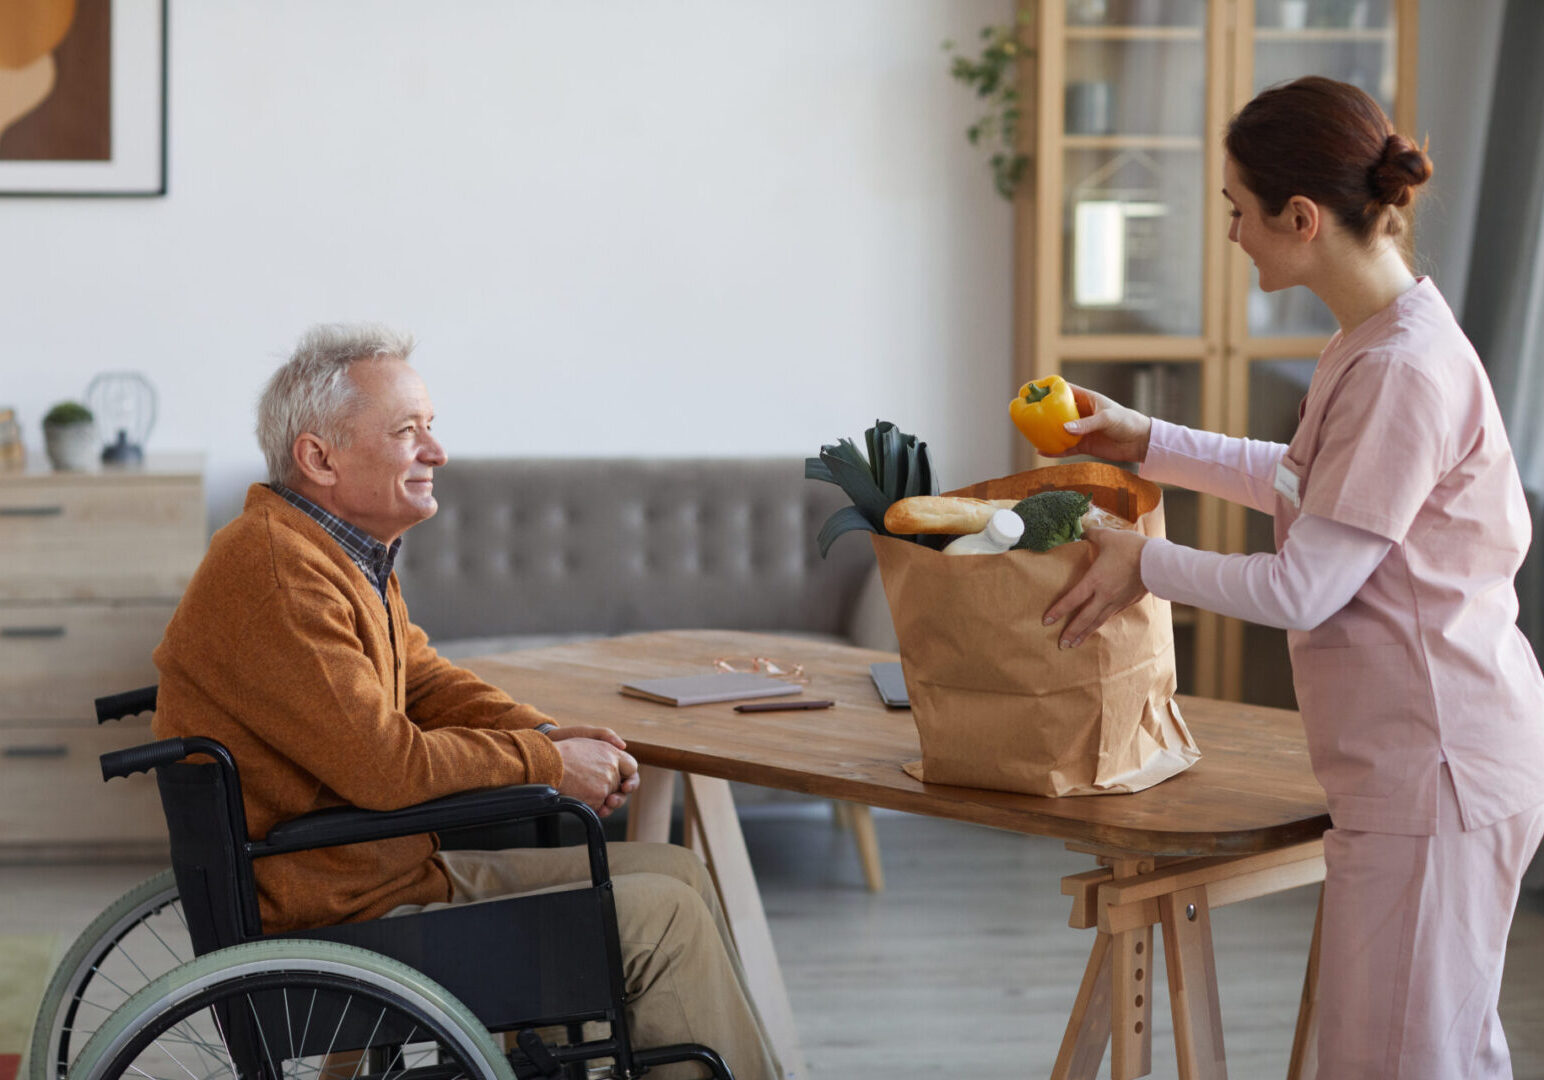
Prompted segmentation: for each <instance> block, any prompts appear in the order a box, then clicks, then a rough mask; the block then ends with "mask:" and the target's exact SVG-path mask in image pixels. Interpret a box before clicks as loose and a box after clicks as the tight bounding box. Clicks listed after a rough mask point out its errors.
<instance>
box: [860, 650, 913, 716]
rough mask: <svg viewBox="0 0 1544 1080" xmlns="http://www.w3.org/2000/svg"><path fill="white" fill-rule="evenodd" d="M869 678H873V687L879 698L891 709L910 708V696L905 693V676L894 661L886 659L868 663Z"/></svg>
mask: <svg viewBox="0 0 1544 1080" xmlns="http://www.w3.org/2000/svg"><path fill="white" fill-rule="evenodd" d="M869 678H871V679H873V680H874V689H875V690H878V691H879V700H880V701H883V702H884V703H885V704H886V705H888V706H890V708H892V709H909V708H911V698H910V697H909V696H908V695H907V693H906V677H905V675H903V674H902V673H901V665H900V664H898V663H896V662H895V661H893V660H892V661H887V662H882V663H878V664H870V665H869Z"/></svg>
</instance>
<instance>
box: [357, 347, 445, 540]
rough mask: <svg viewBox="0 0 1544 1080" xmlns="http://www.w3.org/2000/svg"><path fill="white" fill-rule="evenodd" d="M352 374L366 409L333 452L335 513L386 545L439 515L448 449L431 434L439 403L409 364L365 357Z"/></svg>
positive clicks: (361, 407) (361, 410)
mask: <svg viewBox="0 0 1544 1080" xmlns="http://www.w3.org/2000/svg"><path fill="white" fill-rule="evenodd" d="M348 377H349V378H350V379H352V380H353V381H354V385H355V387H356V388H357V389H358V390H359V393H360V396H361V398H362V399H363V404H362V405H360V406H359V408H358V411H357V412H356V413H355V414H354V416H353V417H352V419H351V420H350V422H349V424H348V427H349V430H350V432H351V434H352V439H351V440H350V443H349V445H348V447H347V448H340V447H333V448H332V451H331V457H332V461H333V466H334V475H335V476H336V477H337V482H336V483H335V484H334V485H333V486H332V488H331V490H330V492H329V495H330V501H331V503H332V505H331V506H329V507H328V509H329V510H331V511H332V512H333V513H334V514H337V515H338V516H339V517H341V518H343V520H345V521H347V522H349V523H350V524H352V525H355V526H357V527H359V528H361V529H363V530H364V531H365V532H367V533H369V534H370V535H371V536H373V537H375V538H376V539H377V540H379V541H381V542H382V543H383V544H389V543H391V542H392V541H393V540H395V539H396V538H397V537H399V536H401V535H402V534H403V533H405V532H406V531H407V530H408V529H410V528H412V527H413V526H414V525H417V524H418V523H419V522H420V521H425V520H427V519H429V518H431V517H433V516H434V512H435V511H436V510H437V509H439V504H438V503H436V502H435V501H434V469H435V467H436V466H439V465H443V464H445V461H446V457H445V449H444V448H443V447H442V446H440V444H439V440H437V439H436V438H435V437H434V436H433V435H432V434H431V433H430V431H429V428H430V425H431V424H432V423H433V422H434V406H433V405H432V404H431V403H430V402H429V390H428V388H427V387H425V386H424V381H423V380H422V379H420V378H419V377H418V373H417V372H416V371H414V370H413V369H412V368H410V367H409V366H408V365H407V363H406V362H404V361H402V360H363V361H360V362H359V363H356V364H354V365H353V366H352V367H350V368H349V371H348Z"/></svg>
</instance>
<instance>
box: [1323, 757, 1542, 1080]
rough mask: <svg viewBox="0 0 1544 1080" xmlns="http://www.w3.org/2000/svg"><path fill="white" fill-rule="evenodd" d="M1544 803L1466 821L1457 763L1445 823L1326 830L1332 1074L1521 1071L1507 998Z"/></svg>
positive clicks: (1447, 789)
mask: <svg viewBox="0 0 1544 1080" xmlns="http://www.w3.org/2000/svg"><path fill="white" fill-rule="evenodd" d="M1541 836H1544V805H1541V806H1538V807H1535V808H1534V809H1532V810H1529V811H1526V812H1524V813H1521V814H1518V815H1516V816H1515V817H1511V818H1508V819H1506V820H1505V821H1501V822H1497V823H1496V824H1494V825H1491V826H1489V827H1487V828H1482V829H1474V830H1471V831H1469V832H1465V831H1463V829H1462V827H1461V825H1460V822H1459V815H1458V803H1457V799H1456V797H1455V795H1454V793H1453V782H1452V779H1451V778H1450V776H1449V774H1448V769H1447V766H1446V765H1444V766H1443V767H1442V792H1441V796H1440V809H1439V819H1438V826H1437V834H1436V835H1435V836H1397V835H1391V834H1387V833H1367V832H1351V831H1348V830H1345V829H1331V830H1330V831H1329V832H1328V833H1326V834H1325V836H1324V861H1325V865H1326V873H1325V882H1324V923H1323V927H1322V930H1321V938H1320V952H1319V956H1320V961H1319V1009H1318V1015H1319V1047H1318V1050H1319V1073H1318V1076H1319V1080H1374V1078H1375V1080H1428V1078H1429V1080H1502V1078H1505V1080H1511V1076H1512V1063H1511V1057H1510V1055H1509V1053H1508V1052H1507V1045H1506V1036H1505V1035H1504V1034H1502V1031H1501V1018H1500V1016H1499V1015H1498V1014H1497V1012H1496V1003H1497V1001H1498V1000H1499V999H1500V996H1501V969H1502V966H1503V963H1504V961H1505V958H1506V942H1507V932H1508V930H1509V929H1510V928H1511V924H1512V912H1513V910H1514V908H1515V907H1516V905H1517V891H1518V887H1519V884H1520V882H1521V880H1522V876H1523V872H1524V871H1525V870H1526V869H1527V867H1528V861H1529V859H1530V858H1531V857H1532V855H1533V852H1534V851H1535V850H1536V849H1537V848H1538V846H1539V840H1540V837H1541Z"/></svg>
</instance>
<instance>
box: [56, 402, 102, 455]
mask: <svg viewBox="0 0 1544 1080" xmlns="http://www.w3.org/2000/svg"><path fill="white" fill-rule="evenodd" d="M43 445H44V448H45V449H46V450H47V451H48V460H49V461H50V462H51V463H52V464H53V467H54V468H55V469H59V470H61V471H72V472H81V471H84V470H86V469H89V468H91V467H92V466H93V465H94V464H96V458H97V434H96V418H95V417H93V416H92V414H91V410H90V409H88V408H86V407H85V406H84V405H82V404H80V403H79V402H75V401H61V402H59V404H57V405H55V406H54V407H53V408H52V409H49V410H48V414H47V415H46V416H44V417H43Z"/></svg>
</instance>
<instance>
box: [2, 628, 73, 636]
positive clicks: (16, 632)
mask: <svg viewBox="0 0 1544 1080" xmlns="http://www.w3.org/2000/svg"><path fill="white" fill-rule="evenodd" d="M0 637H19V638H48V637H64V627H62V626H0Z"/></svg>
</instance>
